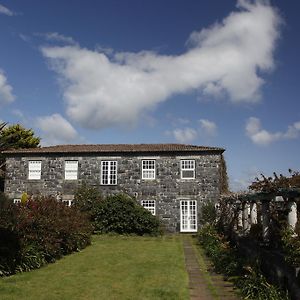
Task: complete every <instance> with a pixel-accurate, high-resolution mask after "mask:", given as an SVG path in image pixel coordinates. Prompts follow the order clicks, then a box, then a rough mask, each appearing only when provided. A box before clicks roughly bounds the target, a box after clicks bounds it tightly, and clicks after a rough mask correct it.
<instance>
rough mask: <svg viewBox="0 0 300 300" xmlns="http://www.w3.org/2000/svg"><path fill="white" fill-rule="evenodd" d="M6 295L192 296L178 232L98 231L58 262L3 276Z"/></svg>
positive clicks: (0, 283) (0, 282)
mask: <svg viewBox="0 0 300 300" xmlns="http://www.w3.org/2000/svg"><path fill="white" fill-rule="evenodd" d="M0 299H1V300H4V299H11V300H13V299H29V300H35V299H39V300H41V299H49V300H50V299H51V300H52V299H105V300H106V299H118V300H119V299H120V300H122V299H168V300H169V299H189V294H188V277H187V274H186V272H185V266H184V258H183V249H182V244H181V239H180V237H178V236H165V237H158V238H153V237H122V236H95V237H94V239H93V244H92V246H90V247H88V248H86V249H85V250H83V251H82V252H79V253H75V254H72V255H69V256H67V257H65V258H63V259H61V260H59V261H57V262H56V263H54V264H51V265H48V266H46V267H43V268H42V269H39V270H35V271H32V272H28V273H23V274H18V275H14V276H11V277H7V278H2V279H0Z"/></svg>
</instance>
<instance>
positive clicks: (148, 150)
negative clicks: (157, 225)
mask: <svg viewBox="0 0 300 300" xmlns="http://www.w3.org/2000/svg"><path fill="white" fill-rule="evenodd" d="M223 152H224V149H222V148H216V147H203V146H194V145H183V144H139V145H129V144H114V145H108V144H103V145H59V146H51V147H42V148H33V149H18V150H8V151H4V152H3V153H4V155H5V156H6V178H5V193H6V194H7V195H8V196H9V197H10V198H12V199H14V201H15V202H17V201H19V199H20V198H21V195H22V193H24V192H27V193H28V194H32V195H35V194H42V195H53V196H55V197H57V198H58V199H61V200H62V201H64V202H66V204H71V202H72V199H73V196H74V192H75V190H76V189H77V187H78V186H79V185H81V184H83V183H86V184H88V185H90V186H94V187H97V188H99V189H100V191H101V192H102V194H103V195H107V194H112V193H120V192H124V193H127V194H129V195H130V196H132V197H134V198H135V199H136V200H137V201H138V202H139V203H140V204H141V205H142V206H144V207H145V208H146V209H148V210H149V211H150V212H151V213H152V214H154V215H157V216H158V217H159V218H160V219H161V220H162V221H163V223H164V224H165V226H166V228H167V229H168V230H170V231H172V232H175V231H180V232H196V231H197V229H198V212H199V208H200V207H201V204H202V203H204V202H206V201H214V200H216V199H218V197H219V195H220V192H221V189H222V185H223V178H224V160H223V155H222V153H223Z"/></svg>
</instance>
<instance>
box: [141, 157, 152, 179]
mask: <svg viewBox="0 0 300 300" xmlns="http://www.w3.org/2000/svg"><path fill="white" fill-rule="evenodd" d="M142 179H155V160H154V159H147V160H142Z"/></svg>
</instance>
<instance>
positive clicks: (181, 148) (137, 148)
mask: <svg viewBox="0 0 300 300" xmlns="http://www.w3.org/2000/svg"><path fill="white" fill-rule="evenodd" d="M174 151H175V152H193V151H196V152H198V151H200V152H204V151H216V152H221V153H222V152H224V151H225V149H223V148H218V147H207V146H197V145H185V144H95V145H85V144H82V145H57V146H49V147H40V148H29V149H11V150H6V151H3V152H2V153H4V154H26V153H28V154H30V153H32V154H34V153H45V154H46V153H116V152H118V153H126V152H127V153H129V152H174Z"/></svg>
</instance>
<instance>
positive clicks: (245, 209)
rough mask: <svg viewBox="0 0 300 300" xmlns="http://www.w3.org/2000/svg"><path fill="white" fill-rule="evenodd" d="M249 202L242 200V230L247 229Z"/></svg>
mask: <svg viewBox="0 0 300 300" xmlns="http://www.w3.org/2000/svg"><path fill="white" fill-rule="evenodd" d="M249 206H250V205H249V203H247V202H243V206H242V208H243V211H242V220H243V230H244V231H246V232H247V231H249V229H250V227H249V225H250V224H249Z"/></svg>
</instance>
